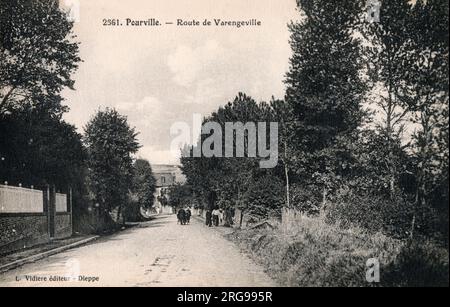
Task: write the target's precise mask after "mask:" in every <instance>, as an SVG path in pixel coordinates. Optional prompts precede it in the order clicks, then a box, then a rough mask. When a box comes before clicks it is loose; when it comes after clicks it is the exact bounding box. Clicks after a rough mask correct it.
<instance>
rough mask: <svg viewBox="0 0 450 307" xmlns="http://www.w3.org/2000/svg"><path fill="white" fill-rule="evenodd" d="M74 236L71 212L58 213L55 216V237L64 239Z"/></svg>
mask: <svg viewBox="0 0 450 307" xmlns="http://www.w3.org/2000/svg"><path fill="white" fill-rule="evenodd" d="M71 236H72V217H71V215H70V213H57V214H56V216H55V238H56V239H64V238H68V237H71Z"/></svg>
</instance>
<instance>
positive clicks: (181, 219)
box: [177, 208, 186, 225]
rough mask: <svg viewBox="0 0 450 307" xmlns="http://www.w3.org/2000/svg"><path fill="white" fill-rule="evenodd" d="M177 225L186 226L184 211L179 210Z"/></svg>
mask: <svg viewBox="0 0 450 307" xmlns="http://www.w3.org/2000/svg"><path fill="white" fill-rule="evenodd" d="M177 218H178V223H180V224H181V225H186V211H184V209H183V208H181V209H180V210H179V211H178V213H177Z"/></svg>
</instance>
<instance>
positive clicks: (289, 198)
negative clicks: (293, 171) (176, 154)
mask: <svg viewBox="0 0 450 307" xmlns="http://www.w3.org/2000/svg"><path fill="white" fill-rule="evenodd" d="M286 160H287V144H286V141H284V161H283V164H284V175H285V177H286V207H287V208H290V207H291V195H290V188H289V168H288V165H287V161H286Z"/></svg>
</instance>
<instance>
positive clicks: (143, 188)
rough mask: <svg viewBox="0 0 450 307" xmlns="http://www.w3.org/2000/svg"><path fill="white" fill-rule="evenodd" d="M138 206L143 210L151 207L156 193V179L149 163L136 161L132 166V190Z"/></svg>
mask: <svg viewBox="0 0 450 307" xmlns="http://www.w3.org/2000/svg"><path fill="white" fill-rule="evenodd" d="M132 191H133V192H134V193H135V194H136V196H137V201H138V203H139V205H140V206H141V207H143V208H145V209H149V208H151V207H152V206H153V203H154V200H155V191H156V179H155V177H154V176H153V171H152V167H151V165H150V163H149V162H148V161H147V160H144V159H137V160H136V161H135V162H134V165H133V189H132Z"/></svg>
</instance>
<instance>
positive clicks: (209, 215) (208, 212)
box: [206, 209, 212, 227]
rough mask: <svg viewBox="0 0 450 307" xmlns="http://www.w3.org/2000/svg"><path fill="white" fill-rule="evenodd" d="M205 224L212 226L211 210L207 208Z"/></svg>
mask: <svg viewBox="0 0 450 307" xmlns="http://www.w3.org/2000/svg"><path fill="white" fill-rule="evenodd" d="M206 226H209V227H212V212H211V210H209V209H208V210H207V211H206Z"/></svg>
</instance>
